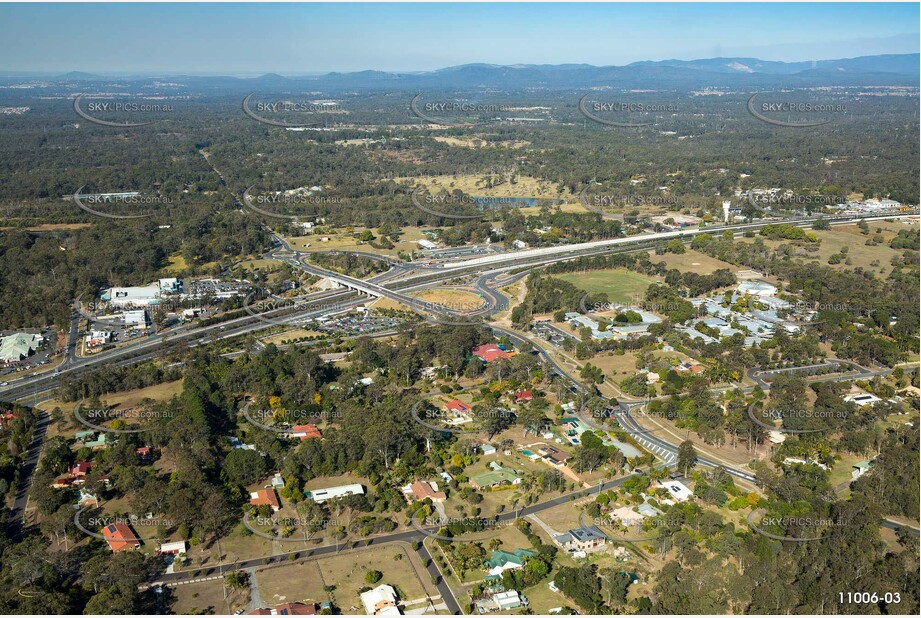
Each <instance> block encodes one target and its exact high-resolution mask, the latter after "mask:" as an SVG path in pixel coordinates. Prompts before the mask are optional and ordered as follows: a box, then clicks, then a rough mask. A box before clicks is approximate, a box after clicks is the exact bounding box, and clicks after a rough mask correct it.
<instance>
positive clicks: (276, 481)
mask: <svg viewBox="0 0 921 618" xmlns="http://www.w3.org/2000/svg"><path fill="white" fill-rule="evenodd" d="M284 486H285V479H283V478H281V474H280V473H276V474H275V476H273V477H272V487H273V488H275V489H281V488H282V487H284Z"/></svg>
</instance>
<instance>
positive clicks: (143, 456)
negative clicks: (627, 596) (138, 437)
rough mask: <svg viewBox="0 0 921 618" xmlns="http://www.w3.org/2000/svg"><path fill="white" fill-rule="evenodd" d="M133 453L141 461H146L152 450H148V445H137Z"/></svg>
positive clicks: (151, 454)
mask: <svg viewBox="0 0 921 618" xmlns="http://www.w3.org/2000/svg"><path fill="white" fill-rule="evenodd" d="M134 454H135V455H137V457H138V459H140V460H141V463H147V462H148V461H150V459H151V457H152V456H153V452H152V451H151V450H150V447H149V446H139V447H138V448H136V449H134Z"/></svg>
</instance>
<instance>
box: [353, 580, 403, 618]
mask: <svg viewBox="0 0 921 618" xmlns="http://www.w3.org/2000/svg"><path fill="white" fill-rule="evenodd" d="M360 596H361V602H362V604H363V605H364V606H365V613H366V614H367V615H368V616H398V615H400V609H399V608H398V607H397V593H396V591H395V590H394V589H393V587H392V586H388V585H387V584H381V585H380V586H378V587H377V588H374V589H373V590H368V591H367V592H362V593H361V595H360Z"/></svg>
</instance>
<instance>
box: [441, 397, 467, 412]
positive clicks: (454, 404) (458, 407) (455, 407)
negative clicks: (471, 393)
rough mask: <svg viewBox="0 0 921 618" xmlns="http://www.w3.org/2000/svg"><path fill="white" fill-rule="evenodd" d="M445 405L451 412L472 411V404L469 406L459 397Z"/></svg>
mask: <svg viewBox="0 0 921 618" xmlns="http://www.w3.org/2000/svg"><path fill="white" fill-rule="evenodd" d="M445 407H446V408H447V409H448V411H449V412H454V413H455V414H469V413H470V406H468V405H467V404H466V403H464V402H463V401H461V400H459V399H452V400H451V401H449V402H448V403H447V404H445Z"/></svg>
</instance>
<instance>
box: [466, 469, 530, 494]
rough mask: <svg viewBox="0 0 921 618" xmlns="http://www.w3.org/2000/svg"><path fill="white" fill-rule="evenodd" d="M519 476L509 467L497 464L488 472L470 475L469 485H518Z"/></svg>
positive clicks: (477, 486)
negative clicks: (496, 467) (495, 467)
mask: <svg viewBox="0 0 921 618" xmlns="http://www.w3.org/2000/svg"><path fill="white" fill-rule="evenodd" d="M520 484H521V477H520V476H518V473H517V472H515V471H514V470H510V469H509V468H503V467H502V466H499V467H498V469H494V470H492V471H490V472H485V473H483V474H480V475H477V476H474V477H471V479H470V486H471V487H473V488H474V489H481V488H483V487H498V486H500V485H520Z"/></svg>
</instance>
